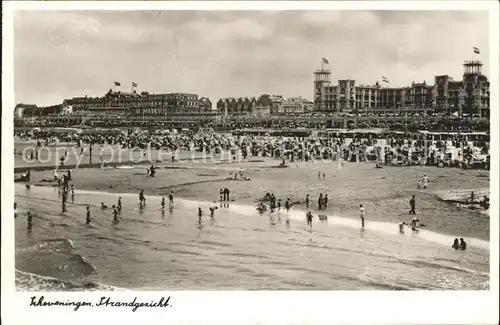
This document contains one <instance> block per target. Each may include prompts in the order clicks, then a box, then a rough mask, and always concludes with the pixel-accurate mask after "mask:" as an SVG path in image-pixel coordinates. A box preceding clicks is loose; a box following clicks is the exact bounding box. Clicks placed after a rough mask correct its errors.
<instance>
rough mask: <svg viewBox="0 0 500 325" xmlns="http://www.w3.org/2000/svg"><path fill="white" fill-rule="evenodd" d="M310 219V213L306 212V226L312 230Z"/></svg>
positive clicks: (311, 216)
mask: <svg viewBox="0 0 500 325" xmlns="http://www.w3.org/2000/svg"><path fill="white" fill-rule="evenodd" d="M312 218H313V215H312V213H311V211H309V212H307V214H306V219H307V225H308V226H309V227H310V228H311V229H312Z"/></svg>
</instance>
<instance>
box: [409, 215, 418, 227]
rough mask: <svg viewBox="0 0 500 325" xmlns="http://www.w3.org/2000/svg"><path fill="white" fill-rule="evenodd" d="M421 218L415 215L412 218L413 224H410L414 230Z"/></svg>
mask: <svg viewBox="0 0 500 325" xmlns="http://www.w3.org/2000/svg"><path fill="white" fill-rule="evenodd" d="M419 221H420V220H419V219H418V218H415V217H413V219H411V224H410V227H411V228H412V230H413V229H414V228H417V222H419Z"/></svg>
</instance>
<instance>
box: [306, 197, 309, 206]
mask: <svg viewBox="0 0 500 325" xmlns="http://www.w3.org/2000/svg"><path fill="white" fill-rule="evenodd" d="M306 208H307V209H309V194H307V195H306Z"/></svg>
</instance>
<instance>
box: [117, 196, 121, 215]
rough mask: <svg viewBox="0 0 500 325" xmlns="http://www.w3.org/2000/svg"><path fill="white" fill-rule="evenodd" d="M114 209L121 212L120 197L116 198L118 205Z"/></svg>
mask: <svg viewBox="0 0 500 325" xmlns="http://www.w3.org/2000/svg"><path fill="white" fill-rule="evenodd" d="M116 209H117V210H118V212H120V211H121V210H122V197H121V196H120V197H119V198H118V204H117V206H116Z"/></svg>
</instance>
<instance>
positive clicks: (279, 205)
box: [278, 199, 281, 212]
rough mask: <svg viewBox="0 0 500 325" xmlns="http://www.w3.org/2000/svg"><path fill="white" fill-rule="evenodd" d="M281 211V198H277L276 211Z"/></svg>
mask: <svg viewBox="0 0 500 325" xmlns="http://www.w3.org/2000/svg"><path fill="white" fill-rule="evenodd" d="M279 211H281V199H279V200H278V212H279Z"/></svg>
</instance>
